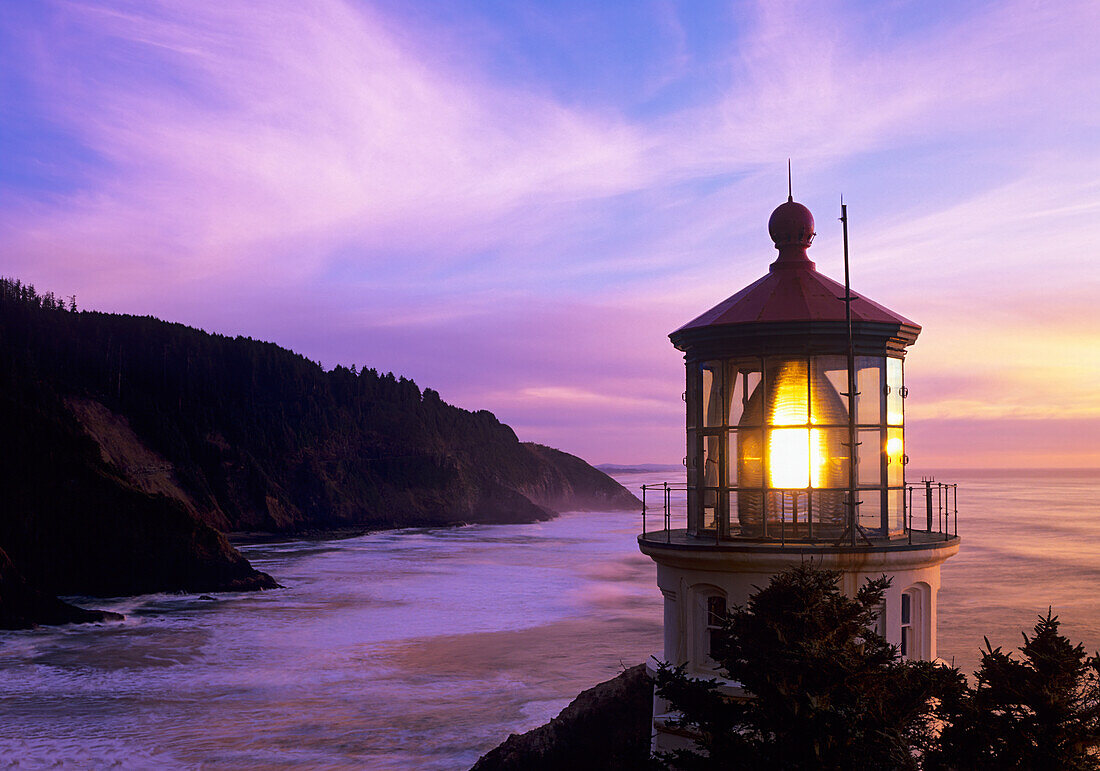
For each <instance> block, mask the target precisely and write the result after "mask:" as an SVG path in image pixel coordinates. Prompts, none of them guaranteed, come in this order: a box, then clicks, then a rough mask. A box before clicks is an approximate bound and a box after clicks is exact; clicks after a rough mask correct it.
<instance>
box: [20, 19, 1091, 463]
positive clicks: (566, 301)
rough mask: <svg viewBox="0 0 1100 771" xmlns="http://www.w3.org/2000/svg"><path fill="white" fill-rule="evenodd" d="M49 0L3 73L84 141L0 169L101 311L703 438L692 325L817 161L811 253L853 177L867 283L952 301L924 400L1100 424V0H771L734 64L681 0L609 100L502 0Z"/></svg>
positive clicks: (479, 397)
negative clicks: (35, 164) (519, 36)
mask: <svg viewBox="0 0 1100 771" xmlns="http://www.w3.org/2000/svg"><path fill="white" fill-rule="evenodd" d="M475 5H476V4H475ZM41 7H43V8H45V9H46V10H45V11H42V12H41V14H40V16H37V17H35V18H34V19H33V21H34V23H18V24H16V23H14V22H11V24H12V26H11V27H10V28H8V29H7V30H4V37H3V42H5V43H11V45H7V46H5V48H7V50H8V53H7V54H6V55H7V56H8V57H9V59H7V60H5V62H8V61H10V62H11V64H12V66H10V67H8V68H7V69H8V70H9V71H10V72H12V73H14V74H13V76H12V77H13V81H14V80H18V81H19V82H20V83H22V85H23V87H24V89H25V91H26V92H27V93H29V94H31V95H32V96H33V98H31V99H26V100H24V102H25V104H24V103H23V102H20V109H25V111H26V112H27V113H28V114H29V115H31V116H32V117H33V118H35V119H37V120H38V121H39V123H38V124H36V125H34V126H32V127H31V130H32V132H33V131H34V130H38V131H39V133H41V134H43V135H46V134H49V131H54V130H57V131H60V132H61V133H63V134H64V135H65V136H67V137H68V138H69V140H70V141H71V142H73V143H75V144H76V145H78V146H79V152H76V151H73V152H71V153H68V154H66V155H65V156H64V157H69V156H72V157H77V158H80V159H82V160H80V162H79V163H75V164H74V167H73V169H72V170H71V174H70V176H69V178H68V179H67V183H68V184H66V185H59V186H56V188H51V189H50V190H47V191H43V190H38V189H35V190H28V189H25V188H22V187H20V186H19V185H18V184H9V185H8V186H7V188H6V189H4V190H0V201H2V202H3V204H4V206H3V213H2V214H0V246H2V247H3V252H2V254H3V261H4V272H5V273H9V274H17V275H20V276H21V277H24V278H29V279H31V280H34V281H35V282H37V283H39V284H40V285H47V286H49V287H50V288H52V289H54V290H55V291H58V292H60V293H63V294H70V293H74V292H75V293H76V294H77V295H78V300H79V301H80V302H81V304H82V305H85V306H91V307H99V308H103V309H107V310H123V311H128V312H137V313H155V314H157V315H162V316H166V317H169V318H172V319H175V320H180V321H185V322H188V323H193V324H198V325H201V326H204V327H206V328H208V329H211V330H218V331H223V332H229V333H239V334H248V335H252V336H256V337H266V338H270V339H274V340H276V341H278V342H280V343H282V344H284V345H287V346H290V347H294V348H297V349H300V350H301V351H302V352H303V353H305V354H306V355H308V356H310V357H311V358H314V359H317V358H320V359H322V360H323V361H324V362H325V363H326V364H329V365H331V364H334V363H337V362H342V363H345V364H350V363H352V362H355V363H358V364H364V363H366V364H368V365H369V366H378V367H380V368H382V369H394V370H396V371H398V372H401V373H402V374H407V375H410V376H413V377H415V378H416V379H417V380H418V382H420V384H421V385H422V386H431V387H433V388H437V389H438V390H440V391H441V392H442V393H443V395H444V398H449V399H451V400H453V401H456V402H458V403H460V404H462V405H464V406H468V407H471V408H480V407H487V408H489V409H493V410H494V411H497V412H498V413H499V414H500V415H501V417H502V418H503V419H505V420H508V421H509V422H511V423H513V424H514V425H515V426H516V427H517V430H518V431H519V432H520V434H521V436H522V437H523V438H525V439H537V440H541V441H546V442H549V443H556V444H559V446H564V447H566V448H567V449H572V450H573V451H576V452H581V453H582V454H585V455H586V456H587V457H590V458H591V459H594V460H622V461H627V462H632V461H644V460H662V459H668V458H675V459H678V458H679V457H680V455H681V450H680V449H679V447H680V446H681V445H682V441H683V438H682V427H681V426H680V423H681V417H680V414H679V413H680V410H681V409H682V404H681V403H680V402H679V401H678V398H679V394H680V392H681V391H682V361H681V358H680V355H679V353H678V352H676V351H674V350H673V349H672V348H671V346H669V344H668V342H667V339H666V337H665V335H666V334H667V333H668V332H669V331H670V330H671V329H673V328H675V327H677V326H679V325H680V324H681V323H683V322H684V321H687V320H688V319H690V318H692V317H694V316H695V315H697V314H698V313H699V312H701V311H702V310H704V309H705V308H707V307H710V306H711V305H713V304H714V303H716V302H718V301H719V300H721V299H723V298H724V297H726V296H728V295H729V294H732V293H733V292H734V291H736V290H737V289H739V288H740V287H741V286H743V285H745V284H747V283H748V282H750V281H752V280H754V279H755V278H757V277H758V276H759V275H761V274H762V273H763V272H764V270H765V269H766V265H767V263H768V262H769V261H770V259H771V256H772V254H773V251H772V249H771V245H770V243H769V242H768V241H767V240H766V234H765V223H766V220H767V216H768V214H769V212H770V210H771V208H772V207H773V205H774V204H775V203H777V202H778V201H780V200H782V195H783V194H784V193H785V191H784V189H783V182H784V181H785V180H783V178H782V171H783V170H782V165H783V164H782V161H783V159H785V158H786V157H788V156H793V157H794V161H795V182H796V188H795V192H796V196H797V197H799V198H800V199H802V200H804V201H805V202H807V203H808V204H810V205H811V208H813V209H814V210H815V211H816V212H818V215H819V216H818V219H819V226H818V230H819V231H820V234H819V236H818V240H817V243H816V244H815V246H814V249H813V252H812V255H813V256H814V258H815V259H816V260H818V263H819V266H820V267H821V268H822V269H823V270H825V271H826V272H831V273H832V274H833V275H835V274H836V272H837V268H838V267H839V259H838V256H839V243H838V234H837V232H836V229H835V228H834V227H830V222H829V220H830V219H831V217H830V216H829V215H828V214H827V212H828V211H829V210H830V209H831V208H835V201H836V196H837V194H838V193H839V192H840V189H841V188H843V190H844V192H845V194H846V195H848V196H849V200H851V201H854V202H855V203H854V204H853V212H854V213H855V214H856V219H855V220H854V226H853V239H854V240H853V255H854V257H855V259H856V261H855V263H854V266H855V269H856V274H855V275H856V282H855V283H856V288H857V289H859V290H860V291H863V292H866V293H867V294H869V295H871V296H872V297H875V298H876V299H879V300H881V301H882V302H884V303H885V304H887V305H889V306H890V307H896V308H897V309H898V310H899V311H900V312H902V313H905V314H906V315H911V316H913V317H915V318H917V319H918V320H919V321H921V322H923V323H924V325H925V330H924V332H923V333H922V337H921V340H920V342H919V343H918V345H917V346H916V348H915V349H914V350H913V352H912V354H911V356H910V358H909V360H908V365H907V366H908V369H907V374H908V377H909V379H910V380H909V382H910V386H911V388H912V391H913V394H914V396H913V398H912V399H911V413H910V414H911V416H912V417H913V418H914V419H915V420H922V419H926V420H938V421H943V425H945V426H958V425H962V424H961V423H959V422H958V421H961V420H964V419H967V420H969V419H972V418H980V419H981V420H985V421H993V420H1001V419H1005V418H1028V419H1031V420H1035V421H1043V420H1049V419H1052V416H1054V415H1057V414H1061V415H1062V416H1063V417H1065V416H1066V415H1072V416H1076V417H1079V418H1082V419H1084V418H1088V417H1089V416H1095V415H1097V414H1100V404H1098V403H1097V397H1096V396H1095V395H1094V394H1093V393H1092V391H1093V390H1094V389H1093V388H1091V386H1090V384H1092V383H1095V382H1098V378H1100V362H1098V361H1097V358H1096V354H1095V353H1093V352H1094V351H1097V350H1100V339H1098V337H1097V333H1096V332H1095V330H1096V329H1098V328H1100V324H1098V323H1097V322H1098V313H1100V312H1098V311H1097V310H1096V308H1095V297H1096V296H1097V292H1098V291H1100V272H1098V271H1100V268H1098V267H1097V262H1096V260H1094V259H1092V255H1094V254H1095V253H1096V250H1097V247H1098V246H1100V243H1098V237H1097V235H1096V232H1095V227H1094V224H1093V220H1094V219H1095V217H1094V216H1092V215H1094V214H1095V213H1096V212H1097V211H1098V210H1100V186H1098V185H1097V184H1096V183H1095V180H1096V179H1098V178H1100V167H1098V164H1097V162H1096V161H1095V160H1094V159H1093V156H1094V155H1095V153H1094V149H1095V148H1094V146H1093V145H1094V141H1095V129H1096V127H1097V126H1098V125H1100V111H1098V110H1097V108H1096V107H1095V105H1094V104H1093V103H1092V102H1091V101H1090V100H1088V99H1085V98H1083V97H1082V94H1090V93H1095V92H1096V91H1097V90H1100V49H1097V47H1096V46H1095V44H1094V41H1093V40H1092V37H1093V31H1094V30H1095V29H1096V28H1097V27H1098V26H1100V23H1098V22H1100V6H1097V5H1095V4H1093V3H1087V2H1080V3H1060V4H1058V5H1057V6H1052V5H1049V4H1048V5H1046V6H1044V5H1038V4H1033V3H1027V2H1016V3H996V4H975V5H967V4H962V5H955V6H951V7H950V8H946V9H939V11H938V12H936V13H928V12H927V9H926V8H924V7H923V6H920V7H918V6H915V5H914V6H913V8H912V9H909V8H908V6H906V5H905V4H900V5H899V4H890V6H889V8H885V6H881V5H878V4H870V5H867V6H865V7H860V6H858V5H854V4H844V3H837V4H833V3H827V4H819V3H812V4H810V3H807V4H775V3H766V2H760V3H756V4H749V5H746V6H738V11H737V16H736V18H735V19H734V22H735V23H734V24H732V25H729V27H728V30H729V31H728V34H729V38H728V39H727V40H720V41H719V44H716V45H715V46H714V48H715V50H719V51H726V52H727V53H726V54H725V55H724V56H719V57H717V58H714V59H712V60H707V61H706V62H703V60H702V59H701V58H697V56H696V55H697V54H698V51H697V50H694V49H693V48H692V46H693V45H697V41H696V36H697V31H698V29H699V28H700V26H706V25H707V22H708V21H709V20H704V21H703V22H700V20H699V19H695V18H691V15H692V14H693V13H697V12H698V11H697V10H696V8H697V6H695V5H694V4H684V5H680V6H674V5H669V4H659V5H658V6H656V7H657V11H656V16H655V26H656V27H657V28H659V29H660V30H663V31H664V35H665V37H666V38H667V40H668V41H669V45H668V46H666V47H665V48H663V49H662V50H665V51H670V52H671V53H670V54H669V56H668V57H667V61H668V62H669V67H668V71H667V73H658V75H659V76H653V74H652V73H649V71H648V70H647V73H648V74H647V76H646V78H645V81H646V85H645V87H643V88H640V89H639V91H640V92H642V91H644V93H639V94H636V95H632V94H629V93H626V92H625V90H620V91H619V92H616V93H615V94H614V98H611V97H610V96H609V98H608V100H607V101H605V102H603V103H599V102H598V101H597V100H594V99H591V98H588V99H585V100H571V99H568V98H566V96H567V95H568V94H569V92H570V89H571V88H576V89H580V88H581V87H582V85H587V84H581V83H579V82H577V81H576V80H572V81H570V80H564V81H560V82H554V83H547V86H546V87H545V88H539V87H537V85H538V84H534V85H532V84H531V83H530V80H529V79H528V80H526V81H525V80H524V79H509V78H507V77H503V76H502V75H501V73H500V71H499V70H500V67H499V66H498V68H497V69H496V70H493V69H492V68H488V67H484V66H482V64H481V63H482V62H483V60H484V58H487V57H483V56H482V55H481V54H482V51H483V49H485V48H487V47H491V46H498V48H499V50H500V51H506V52H507V53H508V54H509V55H511V56H522V55H523V52H522V51H518V50H516V49H514V48H513V47H509V46H507V45H505V42H506V41H507V40H508V39H509V34H510V32H511V30H510V28H509V27H508V26H507V25H508V23H509V22H508V19H507V17H506V15H504V14H502V15H501V17H500V18H497V17H494V16H492V13H493V12H492V11H491V10H485V9H484V8H482V7H480V6H477V7H476V12H477V13H482V14H484V18H481V19H480V21H479V22H478V23H473V22H471V23H470V24H469V25H466V26H463V27H462V28H461V34H460V33H459V32H456V31H455V30H453V29H452V30H447V29H440V28H433V27H432V25H441V24H444V23H445V22H444V21H441V20H440V19H441V18H443V17H440V18H435V17H433V15H432V14H431V13H428V12H418V13H416V14H415V15H409V16H404V17H402V16H400V15H398V14H397V13H396V12H394V11H393V10H392V9H390V10H389V11H385V10H382V9H380V8H378V7H376V6H372V5H369V4H366V3H351V2H341V1H340V0H318V2H315V3H309V4H301V3H297V4H296V3H292V2H289V0H272V1H271V2H266V3H264V4H263V5H257V4H255V3H249V2H245V1H244V0H221V1H219V2H211V1H209V0H208V1H206V2H191V3H186V4H183V3H178V4H169V3H162V4H148V3H144V2H138V1H137V0H113V1H112V2H105V3H94V4H93V3H82V2H55V3H50V4H47V5H45V6H41ZM473 12H474V11H470V13H473ZM638 12H639V13H641V12H643V11H638ZM456 13H457V12H456ZM11 18H16V17H11ZM16 21H19V22H22V21H25V20H22V19H16ZM539 23H540V24H542V25H544V27H545V28H546V29H549V30H550V31H551V32H552V33H553V34H554V39H555V45H557V46H562V47H567V46H569V45H571V44H576V45H582V44H583V45H588V44H590V42H591V40H592V38H591V37H586V36H572V35H571V34H570V29H569V28H568V27H567V26H566V27H564V28H560V29H558V28H557V27H558V26H560V25H562V24H566V21H565V20H564V19H559V18H556V17H554V16H551V15H547V14H540V15H539ZM569 23H576V24H582V23H589V19H588V17H587V16H586V15H584V14H582V15H579V16H577V18H571V19H570V20H569ZM494 25H496V26H494ZM714 26H715V27H716V28H718V29H727V27H725V26H722V25H714ZM715 34H719V33H715ZM574 37H575V40H576V41H579V42H576V43H574ZM502 41H505V42H502ZM629 47H630V46H628V45H624V46H623V49H624V50H626V49H629ZM494 50H497V49H494ZM0 55H3V54H0ZM16 64H18V66H16ZM519 64H522V62H517V66H518V65H519ZM677 89H679V90H683V91H685V92H688V91H691V93H692V94H693V96H692V98H690V99H687V98H685V99H683V100H681V101H675V100H670V102H669V104H670V105H671V106H669V107H667V109H663V110H662V109H656V108H654V107H652V106H651V102H652V100H653V99H654V98H655V96H654V95H655V94H658V93H664V92H668V91H676V90H677ZM693 89H694V90H693ZM609 93H610V92H609ZM555 95H556V96H555ZM563 95H566V96H563ZM647 100H649V101H647ZM8 101H9V102H10V103H13V104H14V103H15V102H17V101H19V100H17V99H15V98H14V97H13V98H12V99H9V100H8ZM643 102H645V103H646V104H647V105H650V108H649V109H646V110H639V109H637V108H638V105H639V104H640V103H643ZM47 129H49V131H47ZM57 163H58V162H57V160H56V159H53V167H54V168H55V170H56V166H57ZM50 173H51V174H52V173H54V172H53V171H51V172H50ZM647 437H648V438H647ZM930 446H931V445H930ZM937 447H938V446H937ZM628 448H629V449H628ZM942 449H943V448H942V447H940V448H939V449H937V450H936V452H940V451H942ZM628 456H629V457H628Z"/></svg>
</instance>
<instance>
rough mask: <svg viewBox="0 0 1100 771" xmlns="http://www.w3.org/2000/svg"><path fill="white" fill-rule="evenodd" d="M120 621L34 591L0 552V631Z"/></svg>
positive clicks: (114, 614)
mask: <svg viewBox="0 0 1100 771" xmlns="http://www.w3.org/2000/svg"><path fill="white" fill-rule="evenodd" d="M121 619H122V616H120V615H118V614H117V613H108V612H106V611H102V610H85V609H84V608H78V607H76V606H75V605H70V604H69V603H67V602H62V601H61V600H59V599H57V598H56V597H52V596H50V595H48V594H45V593H43V592H41V591H39V590H37V589H35V588H34V587H33V586H31V585H30V584H28V583H27V580H26V579H25V578H23V576H22V575H21V574H20V573H19V571H18V570H17V569H16V567H15V565H13V564H12V562H11V560H10V559H8V555H7V554H5V553H4V550H3V549H0V629H26V628H27V627H34V626H38V625H40V624H82V623H88V622H95V621H119V620H121Z"/></svg>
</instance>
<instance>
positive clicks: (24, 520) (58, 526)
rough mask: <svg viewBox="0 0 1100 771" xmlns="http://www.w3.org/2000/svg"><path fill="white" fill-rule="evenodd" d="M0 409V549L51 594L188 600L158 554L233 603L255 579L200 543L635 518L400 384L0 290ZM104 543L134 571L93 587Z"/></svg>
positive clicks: (491, 423) (597, 488) (587, 480)
mask: <svg viewBox="0 0 1100 771" xmlns="http://www.w3.org/2000/svg"><path fill="white" fill-rule="evenodd" d="M0 389H2V391H0V402H2V404H0V410H2V412H3V413H4V414H3V415H0V419H2V420H0V446H2V447H3V448H4V454H5V456H6V457H5V458H4V459H3V463H2V466H3V468H2V470H0V475H2V478H3V490H0V505H2V513H0V548H2V549H4V550H6V551H7V553H8V555H9V556H10V557H11V559H12V562H13V563H14V564H15V566H16V567H17V568H19V569H20V570H21V571H22V572H23V573H24V574H25V575H27V577H28V578H29V579H32V580H33V581H36V582H38V583H39V585H41V586H43V587H45V588H47V589H49V590H50V591H56V592H81V593H97V594H123V593H132V592H136V591H148V590H151V589H150V588H151V587H152V588H158V589H159V588H167V587H169V586H171V585H173V584H175V585H177V586H184V585H186V586H189V587H198V586H199V585H200V584H202V581H198V582H196V581H195V580H194V578H195V577H194V576H191V577H190V578H189V577H187V576H186V571H187V567H186V565H185V563H187V560H183V561H182V562H180V561H178V560H177V561H176V562H173V560H171V559H165V554H162V553H161V551H163V549H161V550H160V551H158V548H156V547H155V544H156V543H157V542H158V539H159V540H161V541H163V542H164V543H163V544H162V546H164V547H167V545H168V544H178V543H179V541H180V539H181V538H182V539H184V540H185V541H187V542H188V543H189V544H191V551H192V552H195V551H196V550H197V552H199V553H201V554H202V555H204V559H206V560H207V562H208V563H209V564H207V565H206V566H205V567H204V568H203V569H202V570H201V571H200V572H201V573H202V574H203V575H205V576H207V577H208V578H210V577H211V576H212V575H214V574H216V576H217V578H216V580H213V579H212V580H209V581H207V582H206V583H207V584H217V583H219V582H220V583H221V584H224V585H231V584H233V582H234V581H237V582H244V583H245V584H248V583H249V582H255V581H256V580H258V579H257V578H256V577H257V576H261V575H262V574H256V573H255V571H252V570H251V568H250V567H248V566H247V562H245V561H244V560H243V558H241V557H240V555H238V554H237V553H236V552H235V550H232V549H231V548H230V547H229V546H228V543H226V542H225V540H224V537H223V536H221V535H220V533H219V532H216V531H222V532H229V531H265V532H302V531H328V530H338V529H349V528H359V529H362V528H366V527H399V526H407V525H430V524H452V523H459V522H524V521H532V520H536V519H541V518H547V517H550V516H552V515H553V513H554V512H556V511H562V510H567V509H607V508H620V507H630V506H633V505H635V504H636V499H634V497H633V496H632V495H631V494H630V493H628V492H627V491H626V490H625V489H623V488H622V487H621V486H619V485H618V484H617V483H616V482H614V481H613V480H612V479H611V478H610V477H608V476H606V475H605V474H603V473H602V472H600V471H597V470H595V469H593V468H591V467H590V466H588V464H586V463H584V462H583V461H581V460H580V459H579V458H575V457H574V456H571V455H567V454H565V453H561V452H559V451H556V450H552V449H550V448H544V447H540V446H538V445H529V444H523V443H520V442H519V441H518V439H517V438H516V436H515V434H514V432H513V431H512V430H511V429H510V428H509V427H508V426H506V425H503V424H501V423H500V422H499V421H498V420H497V419H496V418H495V417H494V416H493V415H492V414H491V413H489V412H485V411H481V412H468V411H466V410H462V409H458V408H456V407H453V406H451V405H448V404H446V403H445V402H443V401H442V400H441V399H440V398H439V395H438V394H437V393H436V392H435V391H433V390H431V389H424V391H423V392H421V390H420V389H419V388H418V387H417V385H416V384H415V383H413V382H412V381H410V380H406V379H404V378H398V377H395V376H394V375H392V374H384V375H383V374H379V373H378V372H376V371H375V370H373V369H365V370H363V371H356V369H355V368H352V369H348V368H345V367H336V368H335V369H334V370H332V371H325V370H323V369H322V368H321V366H320V365H319V364H317V363H315V362H312V361H310V360H308V359H306V358H305V357H303V356H300V355H298V354H295V353H293V352H291V351H288V350H286V349H283V348H280V347H279V346H277V345H274V344H272V343H264V342H260V341H257V340H252V339H249V338H242V337H237V338H229V337H225V336H222V335H217V334H208V333H206V332H203V331H201V330H197V329H193V328H190V327H186V326H184V325H182V324H173V323H167V322H164V321H160V320H158V319H155V318H152V317H134V316H123V315H115V314H106V313H96V312H89V311H77V310H76V306H75V301H74V300H72V299H70V300H69V301H68V302H62V301H59V300H58V299H56V298H54V297H53V296H52V295H51V294H49V293H47V294H45V295H42V296H40V295H39V294H38V293H37V292H35V291H34V289H33V288H32V287H29V286H26V285H23V284H21V283H20V282H18V281H12V280H6V279H5V280H0ZM59 512H63V513H59ZM119 512H128V513H125V514H120V513H119ZM120 518H121V519H120ZM122 520H124V522H123V521H122ZM44 523H53V524H51V525H50V527H47V528H46V530H43V529H42V528H43V527H45V524H44ZM207 526H209V527H207ZM51 528H52V529H51ZM63 531H68V533H69V535H68V536H65V535H64V532H63ZM66 538H68V539H69V540H71V541H72V545H71V551H66V549H65V548H64V545H63V544H62V543H61V542H62V541H66ZM211 539H213V540H211ZM108 541H109V542H110V543H112V544H114V545H115V547H116V548H117V549H121V550H122V551H123V552H125V553H127V554H130V555H131V557H132V556H133V555H137V554H139V553H142V551H143V550H144V552H146V553H148V554H150V555H153V557H152V560H151V564H149V565H141V564H137V563H134V564H133V565H132V569H128V570H129V572H128V574H127V575H119V574H118V571H117V570H115V571H102V570H100V571H99V572H100V573H103V575H99V576H98V577H96V578H95V579H94V580H93V578H92V574H95V573H96V569H95V568H94V567H92V566H90V565H89V564H87V563H89V562H95V561H97V560H101V559H102V557H103V556H104V555H105V554H106V552H104V551H102V550H104V549H107V548H108V546H107V543H106V542H108ZM79 544H85V548H81V547H80V546H79ZM59 549H60V551H59ZM169 551H170V550H169ZM51 555H52V556H51ZM211 560H212V562H211ZM125 562H126V564H130V563H131V562H132V560H128V561H125ZM177 563H178V564H177ZM215 563H217V565H218V567H217V569H215V570H213V572H211V568H213V566H214V564H215ZM187 564H191V563H187ZM192 567H193V565H192ZM242 570H243V571H245V572H241V571H242ZM234 571H237V572H234ZM107 573H110V574H111V575H109V576H108V575H107ZM150 574H161V576H160V579H158V581H152V582H151V581H150V580H148V576H149V575H150ZM265 578H266V577H265Z"/></svg>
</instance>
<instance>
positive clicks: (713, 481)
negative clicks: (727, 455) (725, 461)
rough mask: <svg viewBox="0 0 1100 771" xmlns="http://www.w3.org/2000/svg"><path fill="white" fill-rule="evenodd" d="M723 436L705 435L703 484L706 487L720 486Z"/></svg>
mask: <svg viewBox="0 0 1100 771" xmlns="http://www.w3.org/2000/svg"><path fill="white" fill-rule="evenodd" d="M721 447H722V437H720V436H704V437H703V480H702V481H703V485H704V486H705V487H718V485H719V484H720V479H721V478H720V476H719V471H720V470H721V468H722V465H721V464H722V458H721Z"/></svg>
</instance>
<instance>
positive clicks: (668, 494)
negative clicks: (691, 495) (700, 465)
mask: <svg viewBox="0 0 1100 771" xmlns="http://www.w3.org/2000/svg"><path fill="white" fill-rule="evenodd" d="M679 493H683V496H682V498H683V500H680V499H681V496H680V495H679ZM654 496H657V497H659V498H660V500H661V504H660V506H661V516H662V517H663V519H664V525H665V528H664V533H665V543H671V541H672V514H673V509H674V508H675V509H681V507H682V513H683V518H684V528H685V529H686V528H687V483H686V482H660V483H658V484H655V485H642V538H647V534H648V531H647V529H646V527H647V525H646V514H647V512H648V511H649V498H651V497H654ZM647 540H648V538H647Z"/></svg>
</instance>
